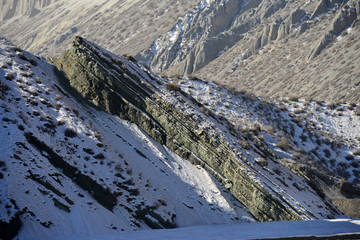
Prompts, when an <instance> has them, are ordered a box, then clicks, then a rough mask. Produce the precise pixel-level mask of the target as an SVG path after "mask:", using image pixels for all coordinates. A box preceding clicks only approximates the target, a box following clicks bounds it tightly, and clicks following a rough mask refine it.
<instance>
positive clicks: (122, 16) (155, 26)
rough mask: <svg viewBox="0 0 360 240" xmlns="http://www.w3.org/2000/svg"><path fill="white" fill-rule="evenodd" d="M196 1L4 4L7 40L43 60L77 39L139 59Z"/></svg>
mask: <svg viewBox="0 0 360 240" xmlns="http://www.w3.org/2000/svg"><path fill="white" fill-rule="evenodd" d="M198 2H199V0H196V1H177V0H166V1H161V2H159V1H154V0H147V1H140V0H136V1H134V0H126V1H117V0H110V1H101V2H99V1H86V0H82V1H79V0H70V1H69V0H58V1H53V0H46V1H45V0H30V1H28V0H27V1H23V0H20V1H7V0H0V6H1V9H0V31H1V34H2V36H4V37H6V38H7V39H9V40H11V41H12V42H14V43H15V44H17V45H18V46H19V47H22V48H23V49H26V50H28V51H31V52H33V53H36V54H40V55H42V56H59V55H61V53H62V52H63V51H64V50H65V49H66V48H67V46H68V45H69V44H70V42H71V40H72V38H73V37H74V36H75V35H82V36H84V37H87V38H88V39H89V40H91V41H94V42H97V43H98V44H101V45H102V46H104V47H106V48H108V49H110V50H111V51H113V52H116V53H118V54H120V53H124V52H127V53H130V54H133V55H135V54H136V53H138V52H139V51H140V50H142V49H144V48H145V47H146V46H147V45H149V44H150V43H151V41H152V40H153V39H155V38H156V37H157V36H158V35H159V34H161V33H163V32H166V31H168V30H169V29H170V27H171V26H172V25H173V24H175V23H176V21H177V18H178V17H179V16H182V15H184V14H185V13H186V12H187V11H188V10H189V9H192V8H193V7H194V6H195V5H197V3H198Z"/></svg>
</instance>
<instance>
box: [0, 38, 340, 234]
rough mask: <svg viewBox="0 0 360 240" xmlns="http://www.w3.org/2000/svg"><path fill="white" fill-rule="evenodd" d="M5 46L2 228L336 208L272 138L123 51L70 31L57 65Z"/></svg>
mask: <svg viewBox="0 0 360 240" xmlns="http://www.w3.org/2000/svg"><path fill="white" fill-rule="evenodd" d="M0 49H1V55H0V57H1V59H0V60H1V68H0V73H1V74H0V81H1V85H0V86H1V89H0V90H1V108H0V111H1V124H2V128H1V129H2V130H1V131H0V134H1V137H2V139H6V140H5V141H4V143H3V144H2V145H1V147H0V148H1V149H0V150H1V151H0V152H1V154H2V158H3V159H4V160H2V161H1V162H0V164H1V166H0V167H1V175H0V176H1V177H2V178H1V181H0V184H1V188H0V189H1V192H0V194H1V205H2V207H1V209H2V210H1V211H2V212H1V224H2V226H5V227H2V228H1V231H2V232H0V233H1V236H3V237H4V238H10V237H12V236H13V235H14V234H16V233H17V230H18V229H19V228H20V227H21V226H20V224H22V227H21V228H20V232H19V237H20V238H25V239H26V238H52V237H61V236H62V237H64V236H65V237H70V236H81V235H85V236H87V235H93V234H94V233H96V234H112V233H114V232H115V233H116V232H120V231H128V230H137V229H149V228H173V227H185V226H193V225H203V224H224V223H226V224H229V223H237V222H249V221H255V219H254V218H253V216H255V218H256V219H258V220H261V221H271V220H284V219H285V220H286V219H298V220H300V219H302V220H309V219H326V218H334V217H339V216H341V215H342V214H341V213H340V212H339V211H338V210H337V209H336V208H335V207H334V206H333V205H332V204H331V202H329V200H328V199H327V198H326V197H324V196H322V195H321V192H319V189H318V188H317V187H316V186H314V185H313V182H311V180H309V179H308V178H307V177H309V176H307V175H306V174H301V172H300V173H298V174H299V175H297V174H295V173H294V172H293V171H290V169H291V168H290V169H288V168H287V167H286V166H285V165H286V163H284V162H283V161H282V160H281V159H280V158H279V156H278V155H276V154H275V153H274V151H272V150H271V148H270V147H267V146H266V145H265V144H264V143H266V142H267V141H263V140H262V139H261V138H258V137H254V136H249V135H246V134H243V133H242V132H241V131H239V130H238V129H236V128H235V127H234V125H232V124H231V123H229V121H227V120H226V119H225V118H224V117H222V116H221V112H219V113H218V114H219V116H216V115H215V114H214V113H212V112H211V111H210V110H209V109H208V108H207V107H206V106H205V104H204V105H202V104H200V103H199V102H197V101H196V100H194V98H192V97H191V95H189V94H186V93H185V92H183V91H180V88H179V86H177V85H176V84H174V83H171V82H166V80H164V79H162V78H161V77H159V76H156V75H154V74H153V73H152V72H150V71H149V70H148V69H146V68H145V67H143V66H141V65H140V64H138V63H136V61H134V59H132V58H131V57H129V56H127V57H125V56H117V55H115V54H113V53H111V52H108V51H106V50H104V49H102V48H101V47H100V46H98V45H96V44H94V43H91V42H89V41H87V40H85V39H83V38H81V37H77V38H75V39H74V41H73V44H72V46H71V48H70V49H69V50H67V51H66V52H65V53H64V55H63V56H62V57H61V58H59V59H56V60H54V61H53V62H54V63H55V65H56V67H57V68H58V69H57V70H55V67H54V66H53V65H51V64H49V63H48V62H47V61H46V60H45V59H43V58H38V57H36V56H34V55H31V54H30V53H27V52H25V51H22V50H20V49H18V48H16V47H14V46H13V45H12V44H11V43H9V42H8V41H7V40H5V39H3V38H1V48H0ZM61 71H62V72H61ZM197 86H199V87H200V88H202V86H204V85H202V83H199V84H197ZM75 90H76V91H75ZM189 93H190V92H189ZM193 96H195V97H196V94H193ZM215 96H216V95H215ZM198 100H199V101H201V100H202V99H198ZM94 105H96V107H95V106H94ZM103 110H106V111H107V112H110V113H112V114H113V115H110V114H108V113H106V112H105V111H103ZM240 112H241V111H240ZM118 116H120V117H121V118H120V117H118ZM239 117H240V116H239ZM124 119H127V120H129V121H127V120H124ZM134 123H136V124H137V125H135V124H134ZM150 136H152V137H150ZM154 139H156V140H157V141H155V140H154ZM264 140H265V139H264ZM266 140H267V139H266ZM274 150H276V149H274ZM174 152H176V153H177V154H175V153H174ZM275 152H276V151H275ZM179 156H182V157H183V158H181V157H179ZM185 159H187V160H189V161H187V160H185ZM190 162H192V163H193V164H194V165H193V164H191V163H190ZM215 178H217V179H218V180H216V179H215ZM234 196H235V197H234ZM240 202H241V203H243V204H244V205H245V206H246V208H247V209H246V208H245V207H244V206H243V205H242V204H241V203H240ZM250 213H251V214H250ZM252 215H253V216H252Z"/></svg>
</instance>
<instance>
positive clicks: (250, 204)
mask: <svg viewBox="0 0 360 240" xmlns="http://www.w3.org/2000/svg"><path fill="white" fill-rule="evenodd" d="M54 63H55V65H56V67H57V68H58V70H59V71H60V73H61V74H63V75H64V76H65V77H66V78H63V83H64V85H66V87H67V88H68V89H69V90H71V88H74V89H75V90H76V91H77V92H78V93H79V94H80V95H81V96H82V97H83V98H85V99H87V100H88V101H90V102H92V103H93V104H94V105H96V106H98V107H100V108H102V109H104V110H106V111H107V112H109V113H111V114H116V115H118V116H120V117H121V118H123V119H126V120H129V121H131V122H133V123H135V124H137V125H138V126H139V127H140V128H142V129H143V130H144V131H145V132H146V133H147V134H149V135H150V136H152V137H153V138H154V139H155V140H157V141H158V142H159V143H161V144H163V145H166V146H167V147H168V148H170V149H171V150H172V151H174V152H175V153H177V154H178V155H180V156H181V157H183V158H185V159H187V160H189V161H190V162H192V163H193V164H196V165H201V166H203V167H204V168H205V169H206V170H208V171H209V172H210V173H211V174H213V176H214V177H216V178H218V179H219V180H220V181H221V182H223V184H224V185H225V186H226V187H227V188H229V189H230V191H231V192H232V194H233V195H234V196H235V197H236V198H237V199H238V200H239V201H240V202H241V203H243V204H244V205H245V206H246V207H247V208H248V209H249V211H250V212H251V213H252V214H253V215H254V216H255V218H257V219H258V220H260V221H272V220H298V219H303V218H309V217H311V216H310V215H308V213H307V212H306V211H302V210H301V208H300V209H299V208H298V206H295V205H293V204H292V203H291V202H292V200H291V198H288V196H282V195H281V194H280V193H279V192H277V191H274V190H273V189H278V188H279V185H280V184H281V183H278V184H276V183H275V182H273V181H272V180H271V181H270V180H266V183H260V182H261V180H260V181H259V180H256V178H254V177H251V176H255V175H257V174H264V173H259V172H258V170H257V169H256V168H254V166H252V165H251V164H249V162H248V160H247V159H246V158H245V157H242V156H241V154H240V153H239V152H238V151H239V150H235V149H234V148H233V147H231V146H230V144H229V142H230V139H231V138H233V137H230V136H231V134H232V135H235V136H236V138H235V137H234V139H237V140H239V139H243V140H244V141H251V140H250V139H248V140H246V139H245V138H244V136H243V135H242V134H241V133H240V132H238V131H237V130H235V129H233V128H232V127H231V125H230V124H229V123H226V122H225V123H226V124H225V125H226V128H224V129H223V130H222V131H220V130H218V129H216V128H217V127H215V126H216V124H218V127H220V126H221V124H220V122H219V120H218V119H217V118H216V117H215V116H213V117H211V113H210V112H208V111H206V110H205V109H204V107H203V106H201V105H199V104H198V103H196V104H195V106H192V104H194V103H192V100H191V99H190V98H189V97H188V96H187V95H186V94H184V93H177V94H175V96H173V95H172V94H170V92H169V91H168V90H167V89H166V87H165V86H164V83H163V80H162V79H160V78H158V77H157V76H155V75H153V74H152V73H151V72H148V71H147V70H145V69H144V68H142V67H141V66H139V65H138V64H137V63H135V62H132V61H128V60H127V59H126V58H124V57H120V58H119V57H117V56H115V55H112V54H111V53H109V52H107V51H105V50H103V49H101V48H99V47H98V46H97V45H94V44H92V43H90V42H88V41H86V40H84V39H82V38H81V37H77V38H76V39H75V40H74V41H73V44H72V47H71V49H70V50H68V51H66V52H65V54H64V55H63V56H62V57H61V58H59V59H56V60H55V61H54ZM169 89H170V87H169ZM174 89H175V88H174ZM183 104H184V105H183ZM199 107H201V109H203V111H204V112H206V113H207V114H208V115H209V116H205V115H204V114H203V113H201V112H200V111H199V110H196V109H199ZM189 112H190V114H189ZM207 118H208V119H209V120H205V119H207ZM204 123H206V124H205V125H204V126H203V124H204ZM223 124H224V122H223ZM205 126H206V127H205ZM230 132H231V134H230ZM232 141H234V140H232ZM249 144H250V146H253V148H254V149H253V150H252V151H255V152H262V153H261V154H262V155H263V156H265V157H267V158H268V159H269V160H272V161H277V160H276V155H271V154H269V151H265V150H264V148H263V147H261V144H259V143H257V142H256V141H255V142H253V143H249ZM255 152H254V154H255ZM270 152H271V151H270ZM280 168H281V166H280ZM283 171H284V172H286V170H285V168H284V169H283ZM265 175H266V174H265ZM265 175H264V176H265ZM266 179H267V178H266ZM274 181H277V180H274ZM303 207H304V208H307V206H303Z"/></svg>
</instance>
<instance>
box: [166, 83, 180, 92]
mask: <svg viewBox="0 0 360 240" xmlns="http://www.w3.org/2000/svg"><path fill="white" fill-rule="evenodd" d="M166 88H167V89H168V90H169V91H180V87H179V86H178V85H177V84H176V83H168V84H166Z"/></svg>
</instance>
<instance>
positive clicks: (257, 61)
mask: <svg viewBox="0 0 360 240" xmlns="http://www.w3.org/2000/svg"><path fill="white" fill-rule="evenodd" d="M204 2H206V3H207V4H205V5H204V7H202V8H200V7H198V8H195V10H194V11H193V12H191V13H187V14H186V15H185V16H184V17H183V18H181V19H180V20H179V21H178V23H177V24H176V25H174V27H173V28H172V30H171V31H169V32H167V33H164V34H163V35H161V36H160V37H158V38H156V40H154V42H153V43H152V44H151V45H149V48H147V49H145V50H144V51H142V52H141V53H140V54H139V55H138V56H137V58H138V59H140V60H141V62H142V63H144V64H146V65H148V66H150V67H151V68H152V69H153V70H154V71H156V72H164V71H165V73H167V74H169V75H172V74H185V75H190V74H195V75H197V76H199V77H201V78H205V79H207V80H211V81H215V82H217V83H220V84H223V85H226V86H227V87H233V88H235V89H236V90H238V91H249V92H251V93H255V94H256V95H258V96H269V97H280V96H282V97H289V96H301V97H310V98H313V99H316V100H327V101H347V102H354V103H356V102H359V100H360V91H359V86H360V82H359V76H360V75H359V74H360V72H359V70H358V68H357V66H358V65H359V64H360V62H359V61H360V60H359V59H360V56H359V54H360V51H359V47H360V45H359V43H358V42H357V39H358V36H359V31H360V29H359V28H360V27H359V25H360V24H359V14H360V2H359V1H358V0H311V1H305V0H302V1H285V0H246V1H245V0H244V1H238V0H214V1H204Z"/></svg>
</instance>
